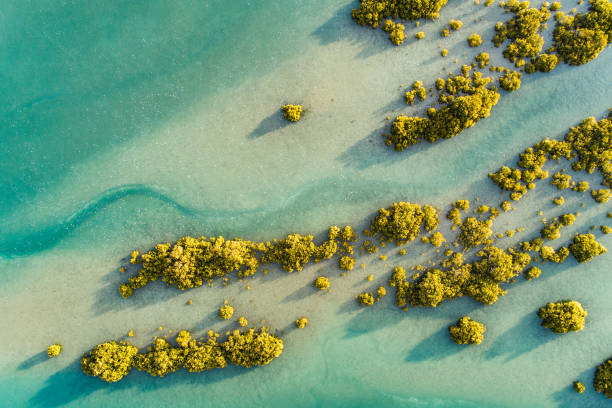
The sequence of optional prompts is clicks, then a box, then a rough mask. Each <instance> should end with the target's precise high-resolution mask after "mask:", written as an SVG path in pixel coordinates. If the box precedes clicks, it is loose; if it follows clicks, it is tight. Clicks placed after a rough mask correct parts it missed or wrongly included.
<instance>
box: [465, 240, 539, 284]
mask: <svg viewBox="0 0 612 408" xmlns="http://www.w3.org/2000/svg"><path fill="white" fill-rule="evenodd" d="M518 254H520V255H521V258H519V256H517V255H518ZM476 255H477V256H479V257H480V260H478V261H475V262H474V263H473V268H472V274H480V275H488V276H489V277H490V278H491V279H493V280H494V281H495V282H506V281H509V280H510V279H512V278H514V277H515V276H516V275H518V274H519V273H521V272H522V271H523V269H524V268H525V266H527V265H528V264H529V263H530V262H531V257H530V256H529V255H528V254H525V253H522V252H521V253H518V252H510V253H509V252H506V251H505V250H503V249H501V248H498V247H495V246H488V247H485V248H484V249H482V250H481V251H479V252H478V253H477V254H476ZM522 256H526V259H524V260H523V259H522Z"/></svg>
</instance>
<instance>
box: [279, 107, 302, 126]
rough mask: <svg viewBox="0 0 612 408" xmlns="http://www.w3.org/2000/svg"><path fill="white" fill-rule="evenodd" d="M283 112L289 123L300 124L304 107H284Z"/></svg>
mask: <svg viewBox="0 0 612 408" xmlns="http://www.w3.org/2000/svg"><path fill="white" fill-rule="evenodd" d="M281 112H283V117H284V118H285V119H286V120H288V121H289V122H298V121H299V120H300V119H301V118H302V105H283V106H282V107H281Z"/></svg>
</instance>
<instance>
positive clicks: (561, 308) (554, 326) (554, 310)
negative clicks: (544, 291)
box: [538, 300, 587, 334]
mask: <svg viewBox="0 0 612 408" xmlns="http://www.w3.org/2000/svg"><path fill="white" fill-rule="evenodd" d="M538 316H540V319H542V323H541V324H542V326H543V327H546V328H547V329H550V330H551V331H553V332H554V333H557V334H563V333H567V332H569V331H580V330H582V329H583V328H584V321H585V318H586V316H587V311H586V310H585V309H584V308H583V307H582V305H581V304H580V303H578V302H576V301H574V300H565V301H559V302H556V303H547V304H546V306H543V307H541V308H540V310H539V311H538Z"/></svg>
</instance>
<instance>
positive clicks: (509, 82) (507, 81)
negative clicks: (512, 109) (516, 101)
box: [498, 71, 523, 92]
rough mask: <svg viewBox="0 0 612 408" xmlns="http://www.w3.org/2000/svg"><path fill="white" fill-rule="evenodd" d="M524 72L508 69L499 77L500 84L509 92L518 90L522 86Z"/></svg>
mask: <svg viewBox="0 0 612 408" xmlns="http://www.w3.org/2000/svg"><path fill="white" fill-rule="evenodd" d="M522 77H523V74H521V73H520V72H516V71H508V72H506V73H504V75H502V76H500V77H499V79H498V80H499V86H500V87H501V88H502V89H503V90H505V91H508V92H513V91H516V90H517V89H519V88H520V87H521V78H522Z"/></svg>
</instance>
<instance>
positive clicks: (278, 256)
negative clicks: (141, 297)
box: [119, 226, 357, 298]
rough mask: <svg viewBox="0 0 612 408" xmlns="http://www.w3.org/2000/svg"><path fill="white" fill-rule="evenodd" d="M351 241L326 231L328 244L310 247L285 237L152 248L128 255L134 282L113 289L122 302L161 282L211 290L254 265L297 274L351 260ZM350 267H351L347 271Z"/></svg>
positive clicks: (304, 240) (309, 241)
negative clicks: (211, 286) (311, 264)
mask: <svg viewBox="0 0 612 408" xmlns="http://www.w3.org/2000/svg"><path fill="white" fill-rule="evenodd" d="M356 239H357V236H356V234H355V232H354V231H353V229H352V228H351V227H350V226H346V227H344V228H342V229H340V228H339V227H336V226H332V227H330V228H329V232H328V239H327V240H326V241H324V242H323V243H321V244H320V245H316V244H315V242H314V238H313V236H312V235H300V234H289V235H287V237H286V238H284V239H281V240H274V241H273V242H269V241H268V242H265V243H264V242H252V241H247V240H243V239H240V238H235V239H231V240H227V239H225V238H223V237H216V238H215V237H211V238H207V237H200V238H192V237H183V238H181V239H179V240H178V241H177V242H176V243H175V244H170V243H162V244H157V245H156V246H155V248H154V249H152V250H151V251H148V252H146V253H144V254H142V255H140V254H139V253H138V251H134V252H132V259H131V263H133V264H141V268H140V270H139V271H138V274H137V275H136V276H132V277H130V278H129V280H128V282H126V283H122V284H121V285H120V286H119V292H120V293H121V296H123V297H126V298H127V297H130V296H131V295H132V293H133V292H134V290H135V289H138V288H141V287H143V286H145V285H146V284H148V283H149V282H152V281H156V280H158V279H161V280H162V281H164V282H166V283H167V284H169V285H172V286H175V287H177V288H179V289H181V290H184V289H188V288H194V287H198V286H201V285H203V284H204V283H205V282H208V283H209V284H212V282H213V280H214V279H218V278H222V279H224V281H225V282H227V281H228V279H229V278H228V276H227V275H229V274H231V273H234V272H235V273H236V275H237V276H238V277H239V278H244V277H247V276H251V275H254V274H255V273H256V272H257V270H258V268H259V266H260V264H262V263H263V264H271V263H275V264H278V265H280V266H281V267H282V268H283V269H284V270H285V271H287V272H293V271H294V270H298V271H300V270H302V268H303V267H304V265H305V264H307V263H308V262H310V261H311V259H314V261H315V262H319V261H322V260H327V259H330V258H332V257H333V256H334V255H335V254H336V253H338V254H340V255H343V254H346V255H345V256H343V257H342V258H340V259H341V261H343V262H344V263H345V264H346V263H347V260H349V261H350V260H352V261H353V262H354V260H353V259H352V258H351V257H350V256H349V255H351V254H352V253H353V246H352V242H353V241H355V240H356ZM351 267H352V265H351Z"/></svg>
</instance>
